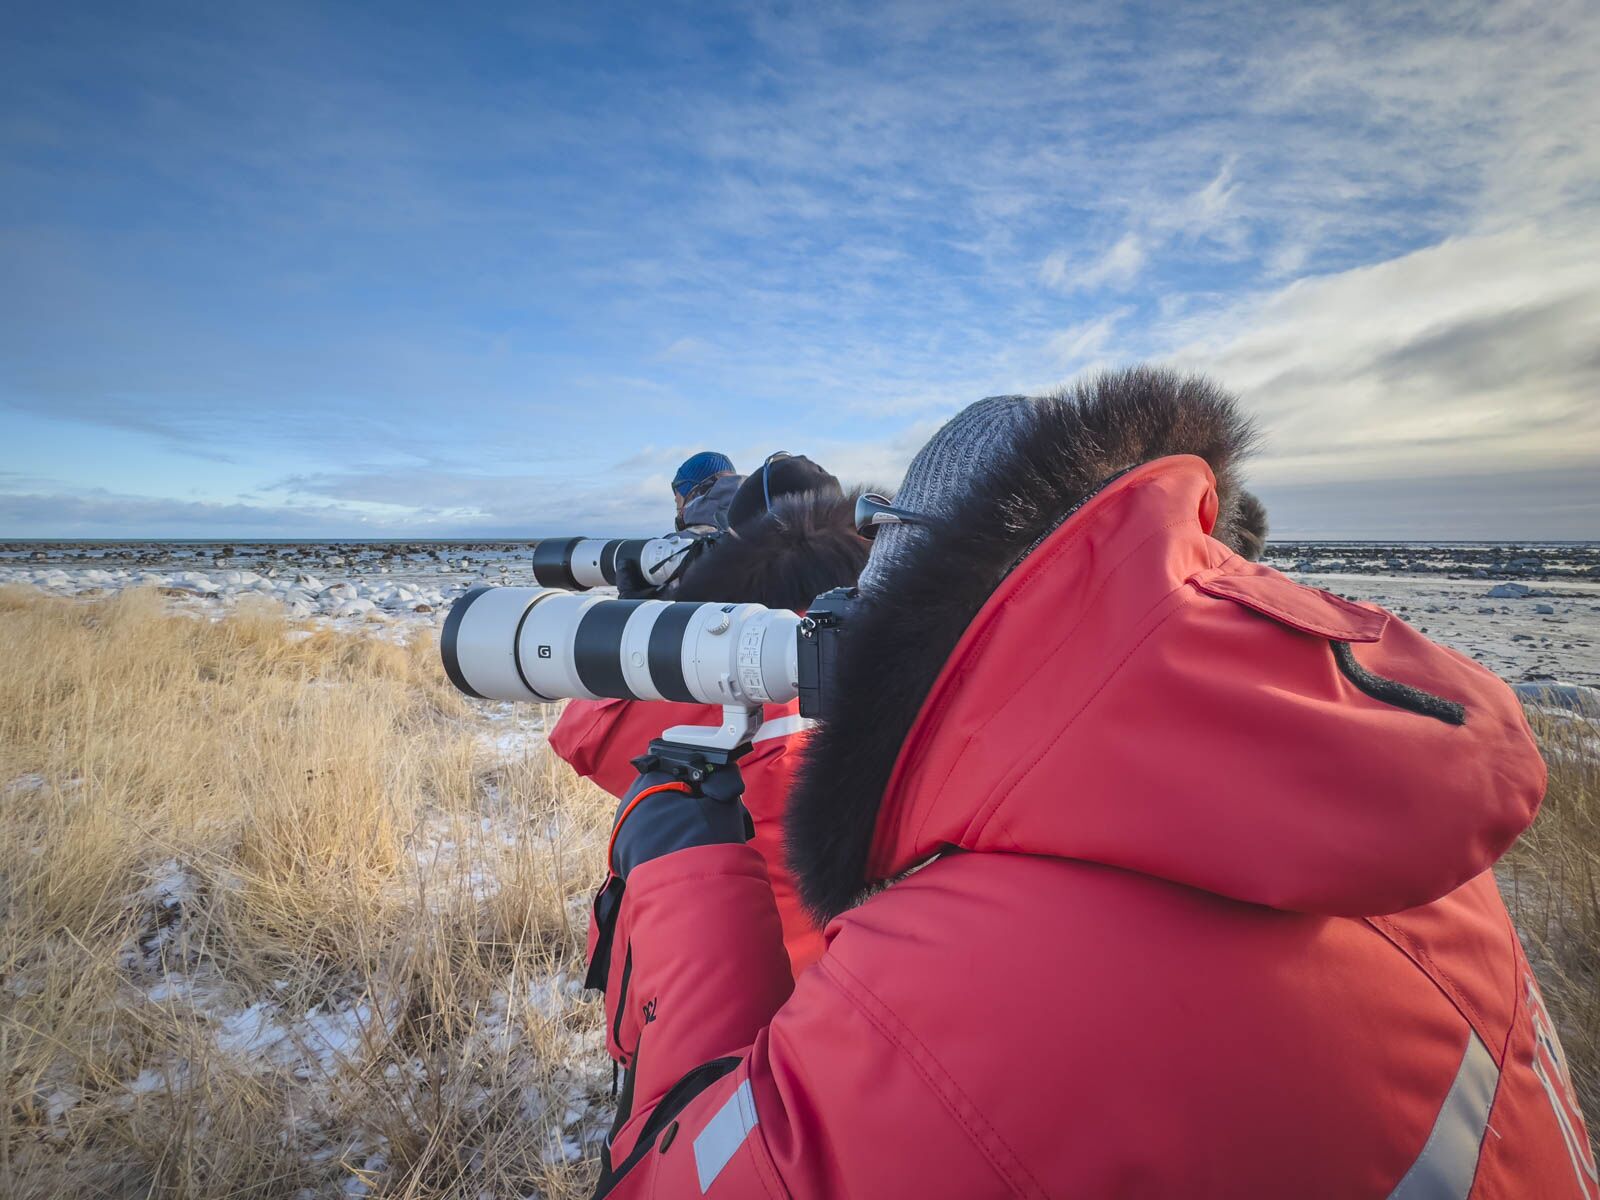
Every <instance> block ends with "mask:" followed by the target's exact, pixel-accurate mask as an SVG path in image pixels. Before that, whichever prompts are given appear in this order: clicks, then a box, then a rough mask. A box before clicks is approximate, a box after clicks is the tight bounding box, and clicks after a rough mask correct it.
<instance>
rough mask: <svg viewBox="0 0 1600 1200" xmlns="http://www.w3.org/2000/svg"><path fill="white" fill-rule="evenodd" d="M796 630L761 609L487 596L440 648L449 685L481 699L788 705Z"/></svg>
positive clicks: (451, 623) (502, 590)
mask: <svg viewBox="0 0 1600 1200" xmlns="http://www.w3.org/2000/svg"><path fill="white" fill-rule="evenodd" d="M799 623H800V618H799V617H797V616H796V615H795V614H794V613H792V612H787V611H783V610H775V609H767V608H763V607H762V606H761V605H759V604H714V603H699V604H695V603H671V602H668V601H662V600H613V599H607V598H604V597H599V596H586V595H582V594H579V593H573V592H565V591H559V590H555V589H549V588H510V587H486V588H478V589H475V590H474V591H471V592H468V593H467V594H466V595H465V596H463V597H461V599H459V600H457V601H456V603H455V605H454V606H453V607H452V608H451V610H450V613H449V615H448V616H447V617H446V619H445V625H444V630H443V632H442V633H441V635H440V640H439V648H440V654H441V656H442V658H443V659H444V665H445V671H446V673H447V674H448V675H449V676H450V679H451V682H453V683H454V684H455V685H456V687H458V688H460V689H461V690H462V691H463V692H465V693H467V694H468V695H471V696H479V697H482V698H487V699H495V700H538V701H552V700H560V699H567V698H583V699H591V700H592V699H596V698H599V697H608V696H609V697H617V698H620V699H624V700H676V701H681V702H685V703H701V704H718V705H722V704H737V705H758V704H784V703H787V702H788V701H790V700H792V699H793V698H794V697H795V696H796V695H797V694H798V693H797V683H796V679H797V676H798V661H797V660H798V650H797V640H796V637H797V629H798V626H799Z"/></svg>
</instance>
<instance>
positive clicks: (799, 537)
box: [672, 490, 871, 612]
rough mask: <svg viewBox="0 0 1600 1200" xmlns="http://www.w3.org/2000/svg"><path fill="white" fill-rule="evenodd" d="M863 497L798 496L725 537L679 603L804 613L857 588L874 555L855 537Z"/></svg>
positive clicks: (693, 572) (677, 594)
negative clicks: (826, 595) (820, 600)
mask: <svg viewBox="0 0 1600 1200" xmlns="http://www.w3.org/2000/svg"><path fill="white" fill-rule="evenodd" d="M855 506H856V493H855V492H853V491H852V492H848V493H847V492H844V491H843V490H836V491H833V492H827V491H822V492H792V493H789V494H787V495H783V496H780V497H776V498H774V500H773V502H772V511H771V512H765V513H761V514H759V515H757V516H756V517H754V518H753V519H749V520H746V521H744V522H743V523H742V524H740V525H739V526H738V527H736V528H735V529H734V530H732V531H730V532H728V533H724V534H723V535H722V536H721V537H720V538H719V539H718V540H717V542H716V544H715V545H714V546H712V548H711V549H710V550H708V551H706V553H704V554H702V555H701V556H700V558H699V559H698V560H697V561H696V562H695V563H694V564H693V565H692V566H690V567H689V569H688V570H687V571H685V572H684V574H683V578H682V580H681V581H680V582H679V583H678V586H677V587H676V588H675V589H673V593H672V598H673V599H674V600H720V601H724V602H727V603H738V604H764V605H766V606H767V607H768V608H787V609H792V610H794V611H796V612H799V611H802V610H804V609H806V608H807V607H809V606H810V604H811V601H812V600H814V599H815V598H816V597H817V596H819V595H821V594H822V593H823V592H826V591H828V590H829V589H831V588H836V587H850V586H853V585H854V584H855V582H856V578H857V576H859V575H860V574H861V568H862V567H864V566H866V563H867V552H868V551H869V549H870V548H871V543H869V542H868V541H867V540H866V539H865V538H863V537H862V536H861V535H860V534H858V533H857V532H856V530H855Z"/></svg>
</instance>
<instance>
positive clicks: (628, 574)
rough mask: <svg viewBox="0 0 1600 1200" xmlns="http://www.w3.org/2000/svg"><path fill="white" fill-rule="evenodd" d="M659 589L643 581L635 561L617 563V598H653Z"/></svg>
mask: <svg viewBox="0 0 1600 1200" xmlns="http://www.w3.org/2000/svg"><path fill="white" fill-rule="evenodd" d="M618 557H621V556H620V555H619V556H618ZM659 591H660V589H659V588H657V587H655V586H654V585H653V584H649V583H646V582H645V580H644V575H643V574H642V573H641V572H640V570H639V566H638V564H637V563H632V562H627V561H623V562H619V563H618V564H617V599H619V600H654V599H656V598H657V595H658V593H659Z"/></svg>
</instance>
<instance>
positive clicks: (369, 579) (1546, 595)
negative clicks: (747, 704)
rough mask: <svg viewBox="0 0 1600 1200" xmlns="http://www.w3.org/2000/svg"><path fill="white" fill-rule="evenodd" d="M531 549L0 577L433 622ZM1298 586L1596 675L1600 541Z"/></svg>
mask: <svg viewBox="0 0 1600 1200" xmlns="http://www.w3.org/2000/svg"><path fill="white" fill-rule="evenodd" d="M533 545H534V543H533V542H531V541H528V542H437V543H435V542H389V543H354V542H315V543H298V544H284V543H264V542H233V543H177V542H118V543H86V542H74V543H66V542H59V543H22V542H13V543H0V584H3V583H20V584H29V585H32V586H35V587H39V588H42V589H44V590H46V591H50V592H54V593H56V594H58V595H64V596H85V597H87V596H94V595H103V594H109V593H112V592H116V591H120V590H122V589H123V588H127V587H137V586H149V587H155V588H158V589H160V590H161V591H163V592H165V593H166V594H167V595H169V596H170V597H171V598H172V602H173V604H174V606H175V607H178V608H180V609H183V610H186V611H192V612H196V613H198V614H208V615H215V616H220V615H222V614H223V613H226V612H229V611H231V610H232V609H233V608H235V607H236V606H237V605H238V604H239V603H240V602H241V601H246V600H247V599H248V598H249V597H261V598H266V599H269V600H275V601H277V602H279V603H281V604H283V605H284V607H285V609H286V610H287V611H288V613H289V614H290V615H291V616H293V617H298V618H303V619H316V620H318V621H320V622H323V623H326V624H331V625H333V626H335V627H339V628H356V627H363V626H367V627H371V626H374V625H376V626H379V627H383V626H389V627H392V628H393V629H394V632H395V633H403V632H405V631H406V630H408V629H409V628H411V627H414V626H418V625H436V624H438V623H439V622H440V621H442V620H443V616H444V612H445V611H446V610H447V609H448V608H449V605H450V604H451V603H452V602H453V601H454V600H455V599H456V598H457V597H459V596H460V595H462V594H463V593H464V592H465V591H467V589H469V588H471V587H475V586H478V585H479V584H485V583H489V584H520V585H524V586H532V585H533V583H534V580H533V574H532V569H531V566H530V561H531V552H532V547H533ZM1267 562H1268V563H1270V564H1271V565H1272V566H1275V567H1277V568H1279V569H1280V570H1283V571H1285V572H1287V573H1288V574H1289V575H1290V576H1291V577H1293V578H1295V579H1296V580H1298V581H1300V582H1302V583H1306V584H1309V585H1311V586H1313V587H1320V588H1325V589H1327V590H1328V591H1331V592H1336V593H1338V594H1340V595H1343V596H1349V597H1351V598H1352V599H1357V600H1367V601H1371V602H1373V603H1376V604H1380V605H1382V606H1383V607H1385V608H1388V609H1390V610H1392V611H1393V612H1395V613H1396V614H1398V615H1399V616H1400V617H1402V618H1404V619H1405V620H1406V621H1408V622H1410V623H1411V624H1413V625H1415V626H1417V627H1418V628H1419V629H1421V630H1422V631H1423V632H1425V633H1427V634H1428V635H1429V636H1430V637H1433V638H1436V639H1437V640H1439V641H1441V642H1443V643H1445V644H1446V645H1449V646H1453V647H1455V648H1456V649H1459V650H1461V651H1463V652H1464V653H1467V654H1469V655H1471V656H1472V657H1474V658H1476V659H1477V660H1478V661H1480V662H1482V663H1483V664H1484V665H1486V666H1488V667H1489V668H1490V669H1491V670H1494V671H1496V672H1497V673H1499V674H1500V675H1502V676H1504V677H1505V678H1507V679H1509V680H1511V681H1512V682H1514V683H1516V682H1525V681H1542V680H1565V681H1570V682H1574V683H1582V684H1589V685H1593V684H1600V543H1579V544H1559V545H1558V544H1547V545H1535V544H1532V543H1527V544H1523V545H1517V546H1507V545H1494V544H1489V543H1478V544H1468V543H1459V544H1458V543H1451V544H1440V545H1422V544H1416V543H1343V542H1338V543H1335V542H1329V543H1294V542H1289V543H1276V544H1273V545H1272V546H1270V547H1269V548H1268V554H1267Z"/></svg>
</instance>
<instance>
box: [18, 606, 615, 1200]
mask: <svg viewBox="0 0 1600 1200" xmlns="http://www.w3.org/2000/svg"><path fill="white" fill-rule="evenodd" d="M491 715H492V714H485V713H481V712H474V711H473V710H472V709H470V708H469V707H468V706H467V705H466V704H465V703H464V702H463V701H462V699H461V698H460V697H459V696H457V695H456V693H455V692H454V691H453V689H451V688H450V686H449V684H448V683H447V682H446V680H445V679H444V676H443V673H442V671H441V670H440V669H439V667H438V661H437V650H436V648H435V646H434V642H433V639H432V637H431V636H426V635H424V636H421V637H418V638H415V639H414V640H413V641H412V642H411V644H410V645H407V646H400V645H395V644H392V643H389V642H386V641H383V640H381V639H379V638H376V637H370V636H361V635H357V634H343V633H335V632H327V631H323V632H309V631H294V632H291V628H290V626H289V625H287V624H286V623H285V622H284V620H283V619H282V617H281V616H280V615H278V614H277V613H276V612H275V611H273V610H271V609H267V608H262V609H257V610H247V611H244V612H241V613H239V614H238V615H235V616H233V617H231V618H229V619H227V620H224V621H219V622H207V621H204V620H195V619H192V618H187V617H181V616H174V615H171V614H169V613H168V612H166V611H165V609H164V608H163V603H162V600H161V598H160V597H159V596H156V595H154V594H150V593H142V592H131V593H125V594H123V595H122V596H120V597H118V598H116V599H113V600H110V601H104V602H96V603H88V604H85V603H75V602H71V601H63V600H51V599H46V598H43V597H41V596H39V595H38V594H36V593H32V592H23V591H21V590H19V589H11V590H0V1064H3V1068H4V1069H3V1072H0V1075H3V1084H0V1086H3V1087H4V1090H5V1094H4V1096H3V1098H0V1195H5V1196H7V1197H17V1198H19V1200H21V1198H24V1197H56V1196H69V1195H70V1196H107V1197H133V1196H172V1197H223V1196H227V1197H248V1196H263V1197H264V1196H273V1197H281V1196H295V1195H297V1194H298V1195H306V1196H313V1195H315V1196H321V1195H341V1194H350V1193H355V1194H365V1193H364V1192H363V1191H362V1188H363V1187H365V1188H367V1189H369V1190H370V1193H371V1194H374V1195H384V1196H395V1197H419V1198H420V1197H457V1196H459V1197H468V1196H471V1197H477V1196H481V1195H494V1196H512V1195H541V1196H550V1197H566V1196H575V1195H580V1194H586V1193H587V1188H588V1186H589V1184H590V1181H591V1180H592V1171H593V1162H592V1157H591V1156H590V1155H589V1151H590V1150H591V1149H592V1136H593V1132H594V1130H595V1128H596V1126H597V1125H599V1124H601V1118H602V1117H603V1111H604V1109H605V1108H606V1107H607V1105H608V1103H609V1102H608V1101H607V1100H606V1099H605V1096H604V1090H605V1088H606V1087H608V1086H609V1082H610V1078H609V1072H603V1071H602V1064H603V1062H604V1054H603V1050H602V1049H601V1045H600V1041H599V1035H598V1027H599V1014H598V1011H597V1006H596V1005H595V1004H594V1002H592V1001H590V1000H588V999H586V998H584V997H583V996H582V995H581V994H580V993H579V991H578V988H577V984H576V980H577V979H578V978H579V977H581V973H582V969H581V958H582V941H583V936H584V932H585V925H584V911H585V905H586V902H587V898H588V891H589V889H590V888H592V886H593V884H594V882H595V880H594V870H595V864H596V863H597V862H598V861H599V858H600V850H599V849H598V847H599V846H600V845H601V844H603V843H602V840H601V839H602V834H603V831H604V829H605V827H606V823H607V821H608V818H609V816H610V810H611V806H610V803H609V801H608V800H607V798H606V797H604V796H603V795H601V794H600V793H599V792H598V791H596V790H594V789H592V788H591V787H589V785H587V784H584V783H582V782H581V781H576V780H574V779H573V777H572V776H571V773H570V771H568V770H567V769H566V768H565V767H564V766H562V765H561V764H559V763H557V762H553V761H552V760H551V759H550V758H549V756H548V755H547V754H546V753H545V752H544V751H543V750H542V749H536V750H535V751H533V752H532V753H531V754H527V753H525V754H523V755H520V756H519V757H518V758H517V759H516V760H515V761H510V762H507V761H505V760H504V758H503V756H500V757H497V756H495V755H494V754H493V753H491V752H488V751H487V750H486V739H485V738H483V737H482V736H480V734H481V732H482V731H485V730H491V731H492V730H494V729H496V728H504V727H505V726H506V725H507V724H510V723H513V722H517V721H526V720H530V719H535V718H537V717H539V716H540V715H541V714H539V713H538V712H537V711H536V710H525V711H524V712H521V713H518V714H516V715H515V716H508V717H506V718H505V719H504V720H503V721H501V722H500V723H499V725H498V726H497V725H495V724H494V723H493V722H492V721H491V720H490V716H491ZM586 1139H588V1140H586ZM563 1142H565V1143H566V1148H565V1150H563Z"/></svg>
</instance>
